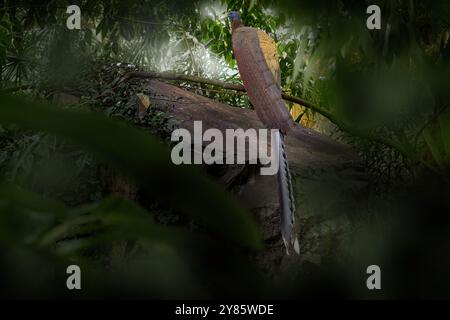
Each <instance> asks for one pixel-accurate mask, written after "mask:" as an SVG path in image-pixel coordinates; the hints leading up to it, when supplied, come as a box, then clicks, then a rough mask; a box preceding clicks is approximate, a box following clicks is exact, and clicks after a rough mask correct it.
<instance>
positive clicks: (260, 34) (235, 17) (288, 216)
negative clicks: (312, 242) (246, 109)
mask: <svg viewBox="0 0 450 320" xmlns="http://www.w3.org/2000/svg"><path fill="white" fill-rule="evenodd" d="M228 17H229V19H230V20H231V26H232V44H233V53H234V56H235V58H236V61H237V65H238V68H239V73H240V75H241V79H242V82H243V83H244V87H245V90H246V91H247V94H248V96H249V98H250V101H251V103H252V105H253V107H254V108H255V110H256V114H257V115H258V117H259V119H260V120H261V122H262V123H264V125H265V126H266V127H267V128H268V129H278V134H277V136H276V144H277V146H278V159H279V166H280V167H279V170H278V173H277V175H278V194H279V201H280V207H281V235H282V237H283V241H284V244H285V246H286V251H287V254H291V253H292V252H296V253H297V254H300V246H299V243H298V239H297V232H296V226H295V204H294V197H293V190H292V183H291V175H290V172H289V164H288V161H287V156H286V151H285V141H284V140H285V136H286V134H288V133H289V131H290V130H291V129H293V128H294V126H295V123H294V121H293V119H292V118H291V115H290V113H289V111H288V109H287V108H286V105H285V104H284V101H283V99H282V97H281V70H280V65H279V62H278V52H277V46H276V44H275V41H274V40H273V39H272V38H271V37H270V36H269V35H268V34H267V33H265V32H264V31H262V30H259V29H256V28H251V27H246V26H244V25H243V23H242V21H241V18H240V15H239V13H238V12H236V11H232V12H230V13H229V14H228Z"/></svg>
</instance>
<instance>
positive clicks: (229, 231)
mask: <svg viewBox="0 0 450 320" xmlns="http://www.w3.org/2000/svg"><path fill="white" fill-rule="evenodd" d="M0 105H1V107H0V123H1V124H5V125H8V124H17V125H19V126H21V127H23V128H26V129H32V130H43V131H46V132H50V133H53V134H56V135H59V136H62V137H64V138H67V139H69V140H71V141H73V142H76V143H78V144H80V145H81V146H83V147H84V148H86V149H87V150H89V151H91V152H93V153H94V154H96V155H97V156H99V157H101V158H102V159H104V160H105V161H107V162H109V163H110V164H111V165H113V166H115V167H116V168H118V169H119V170H121V171H122V172H123V173H125V174H127V175H129V176H130V177H132V178H134V179H135V180H136V181H137V182H138V183H140V184H141V185H142V186H143V187H144V188H145V190H146V191H147V194H148V195H150V196H152V197H154V198H155V199H157V200H158V201H160V202H162V203H164V204H166V205H169V206H170V207H171V208H173V209H176V210H178V211H180V212H182V213H184V214H187V215H189V216H191V217H192V218H194V219H197V220H199V221H201V222H202V223H203V224H204V225H205V226H206V227H207V228H209V229H211V230H214V231H217V232H219V233H220V234H221V235H222V236H226V237H228V238H229V239H232V240H234V241H237V242H239V243H240V244H242V245H244V246H246V247H250V248H253V249H258V248H260V246H261V242H260V235H259V232H258V229H257V227H256V225H255V223H254V222H253V220H252V219H251V216H250V215H249V214H248V213H247V212H246V211H244V210H243V209H242V208H241V207H240V206H239V205H238V203H237V202H236V201H235V200H233V199H230V198H228V197H227V196H226V194H225V192H224V190H222V189H221V188H220V187H219V186H218V185H217V184H215V183H214V182H213V181H211V180H210V179H208V178H206V177H205V176H204V175H203V174H202V173H201V172H200V170H198V169H197V168H195V167H192V166H190V167H188V166H186V167H182V166H175V165H173V164H172V162H171V159H170V156H169V150H168V149H167V148H166V147H164V146H163V145H162V144H161V142H160V141H158V140H157V139H156V138H154V137H152V136H151V135H150V134H147V133H145V132H143V131H142V130H139V129H137V128H134V127H131V126H129V125H127V124H126V123H123V122H119V121H116V120H112V119H109V118H105V117H103V116H101V115H100V114H94V113H87V112H81V111H76V110H67V109H63V108H61V107H55V106H52V105H47V104H45V103H40V102H32V101H29V100H25V99H21V98H18V97H14V96H6V95H1V96H0Z"/></svg>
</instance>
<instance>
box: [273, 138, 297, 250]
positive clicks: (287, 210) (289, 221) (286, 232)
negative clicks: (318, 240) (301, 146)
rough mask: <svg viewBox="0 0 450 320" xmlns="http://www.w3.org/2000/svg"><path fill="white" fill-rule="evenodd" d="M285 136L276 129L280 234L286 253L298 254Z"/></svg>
mask: <svg viewBox="0 0 450 320" xmlns="http://www.w3.org/2000/svg"><path fill="white" fill-rule="evenodd" d="M284 140H285V137H284V134H283V133H282V132H281V131H278V134H277V138H276V143H277V145H278V148H277V149H278V159H279V170H278V194H279V198H280V205H281V235H282V237H283V241H284V245H285V246H286V252H287V254H288V255H290V254H291V253H293V252H295V253H297V254H300V245H299V242H298V238H297V230H296V225H295V202H294V193H293V189H292V180H291V173H290V171H289V163H288V159H287V156H286V150H285V141H284Z"/></svg>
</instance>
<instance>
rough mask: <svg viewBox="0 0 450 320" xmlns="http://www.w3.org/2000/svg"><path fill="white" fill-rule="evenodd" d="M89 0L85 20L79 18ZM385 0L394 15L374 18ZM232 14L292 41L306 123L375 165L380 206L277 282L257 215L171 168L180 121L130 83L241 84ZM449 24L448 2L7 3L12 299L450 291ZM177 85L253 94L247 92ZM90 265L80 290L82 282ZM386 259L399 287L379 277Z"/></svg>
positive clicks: (290, 73)
mask: <svg viewBox="0 0 450 320" xmlns="http://www.w3.org/2000/svg"><path fill="white" fill-rule="evenodd" d="M71 4H77V5H78V6H79V7H80V9H81V30H68V29H67V27H66V19H67V18H68V16H69V15H68V14H67V13H66V8H67V6H69V5H71ZM369 4H377V5H379V6H380V8H381V13H382V28H381V30H368V29H367V27H366V19H367V17H368V15H367V14H366V8H367V6H368V5H369ZM231 10H237V11H240V12H241V15H242V19H243V21H244V23H245V24H246V25H248V26H252V27H257V28H260V29H262V30H264V31H266V32H267V33H269V34H270V35H271V36H272V37H274V39H275V40H276V42H277V45H278V51H279V55H280V66H281V70H282V88H283V91H285V92H286V93H287V94H289V95H292V96H295V97H299V98H302V99H304V100H306V101H308V102H309V104H308V105H302V104H297V103H293V102H288V103H287V105H288V107H289V109H290V111H291V114H292V115H293V118H294V119H295V120H296V121H297V122H299V123H300V124H301V125H303V126H306V127H308V128H311V129H313V130H315V131H317V132H320V133H323V134H325V135H327V136H329V137H331V138H332V139H334V140H336V141H338V142H340V143H342V144H345V145H347V146H349V147H350V148H351V149H352V150H353V151H354V152H355V153H356V154H357V155H358V156H359V158H360V159H361V162H362V163H363V166H364V167H365V169H366V171H367V176H368V179H367V183H368V185H367V189H366V196H367V201H366V203H365V205H364V206H361V207H360V208H358V210H357V212H356V213H354V212H352V214H351V215H350V216H347V212H341V211H340V212H334V213H333V214H332V216H331V217H328V218H327V219H329V220H327V224H326V225H324V228H330V229H333V226H334V224H335V221H337V220H338V219H342V218H343V217H345V219H347V220H346V221H348V223H347V224H346V227H345V228H339V230H336V229H333V232H331V233H330V234H329V237H328V238H321V239H316V240H314V238H310V239H309V240H307V241H320V249H319V251H318V252H316V255H315V256H313V257H308V259H305V261H302V263H300V264H298V265H296V270H292V268H287V269H286V270H280V271H278V272H277V273H276V274H272V275H270V277H267V275H265V274H264V272H261V270H260V269H259V268H258V265H257V263H256V262H255V259H253V258H252V257H253V255H254V254H255V253H256V252H258V251H260V250H264V248H263V245H262V241H261V236H260V232H259V229H258V226H257V224H256V223H255V222H254V220H253V219H252V218H251V216H250V215H249V214H248V212H246V210H245V209H243V208H242V206H241V205H240V204H239V203H238V202H237V201H236V200H235V199H234V198H233V197H231V196H230V195H229V194H228V193H227V192H226V191H225V190H224V189H223V187H221V186H220V185H219V184H218V183H217V182H216V181H214V179H213V178H211V177H210V176H208V174H207V173H206V172H205V170H203V169H201V168H197V167H195V166H181V167H176V166H173V165H171V161H170V149H169V147H170V143H169V137H170V133H171V131H172V130H173V128H175V127H176V126H177V122H176V120H175V119H172V118H171V117H170V116H169V115H167V114H165V113H164V112H161V111H158V110H149V111H148V113H147V115H146V116H145V117H143V118H138V119H137V118H136V110H135V109H136V101H137V100H136V99H138V98H139V97H136V93H139V92H140V91H139V90H141V88H139V81H135V82H130V83H127V84H122V85H121V86H120V87H119V88H118V87H117V83H118V81H119V79H121V77H122V76H123V75H124V74H125V73H126V72H129V71H135V70H144V71H154V72H168V71H170V72H176V73H179V74H185V75H193V76H198V77H202V78H208V79H217V80H222V81H226V82H230V83H235V84H237V83H240V79H239V74H238V70H237V66H236V63H235V60H234V57H233V55H232V50H231V30H230V24H229V21H228V20H227V18H226V15H227V12H228V11H231ZM449 35H450V2H448V1H444V0H442V1H439V0H434V1H418V0H397V1H388V0H386V1H381V0H380V1H370V3H369V2H366V1H353V0H332V1H322V0H315V1H306V0H305V1H289V0H281V1H270V0H263V1H246V0H245V1H244V0H223V1H212V0H211V1H200V0H199V1H191V0H183V1H150V0H128V1H70V2H69V1H62V0H61V1H56V0H55V1H40V0H39V1H31V0H30V1H8V0H2V1H0V67H1V73H0V80H1V82H0V91H1V94H0V179H1V184H0V288H1V289H2V290H1V292H2V293H1V295H2V296H3V297H9V298H11V297H12V298H23V297H27V298H49V297H64V298H66V297H67V298H95V297H127V298H131V297H137V298H211V297H248V298H267V297H275V298H300V297H304V298H312V297H348V298H399V297H414V298H431V297H448V296H449V293H448V292H449V290H448V289H449V287H450V271H449V270H450V232H449V230H450V210H449V209H450V188H449V178H450V171H449V169H450V108H449V106H450V90H449V88H450V44H449ZM169 82H170V83H172V84H175V85H177V86H181V87H183V88H184V89H186V90H190V91H193V92H195V93H197V94H201V95H203V96H206V97H209V98H211V99H214V100H217V101H220V102H223V103H226V104H228V105H231V106H235V107H243V108H251V105H250V103H249V101H248V99H247V98H246V96H245V95H242V94H238V93H236V92H234V91H230V90H226V89H223V88H217V87H213V86H210V85H207V84H201V83H193V82H186V81H182V82H180V81H169ZM74 97H75V98H74ZM311 106H312V107H311ZM130 141H131V142H132V143H130ZM117 184H120V185H121V186H122V187H123V186H126V188H128V189H133V188H134V185H135V184H136V185H138V186H139V192H138V195H137V196H136V197H132V198H130V197H124V192H123V190H122V191H121V192H115V191H117V190H114V186H115V185H117ZM126 192H133V190H131V191H130V190H127V191H126ZM126 192H125V193H126ZM274 192H276V188H275V187H274ZM313 192H314V193H315V194H311V197H319V198H320V197H321V195H322V193H321V192H322V191H321V190H320V188H318V189H317V190H314V191H313ZM255 196H257V195H255ZM211 212H214V213H215V214H214V215H212V214H211ZM336 239H338V240H336ZM70 264H78V265H80V266H81V267H82V272H83V280H82V281H83V290H81V291H79V292H69V291H68V290H67V289H66V287H65V283H66V281H65V280H66V277H67V275H66V273H65V270H66V267H67V266H68V265H70ZM371 264H377V265H380V267H381V270H382V287H383V290H381V291H376V290H375V291H368V290H367V289H366V282H365V281H366V278H367V274H366V273H365V270H366V267H367V266H368V265H371Z"/></svg>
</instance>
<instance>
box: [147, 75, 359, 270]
mask: <svg viewBox="0 0 450 320" xmlns="http://www.w3.org/2000/svg"><path fill="white" fill-rule="evenodd" d="M144 81H146V85H145V88H146V89H147V92H145V93H146V94H147V95H148V96H149V98H150V102H151V103H150V108H157V109H160V110H162V111H164V112H166V113H168V114H170V115H171V116H173V117H174V118H176V119H177V120H178V121H179V122H180V124H179V127H181V128H186V129H188V130H189V131H190V132H191V133H192V132H193V122H194V121H195V120H202V125H203V131H205V130H206V129H208V128H217V129H219V130H221V131H223V133H224V131H225V129H228V128H229V129H237V128H242V129H244V130H246V129H248V128H255V129H259V128H263V125H262V123H261V122H260V121H259V120H258V117H257V116H256V113H255V112H254V111H253V110H249V109H242V108H236V107H231V106H228V105H225V104H222V103H219V102H217V101H214V100H211V99H208V98H205V97H203V96H200V95H197V94H195V93H193V92H190V91H186V90H184V89H181V88H178V87H175V86H173V85H170V84H167V83H163V82H160V81H157V80H154V79H152V80H144ZM208 143H209V142H207V143H205V145H207V144H208ZM287 156H288V160H289V165H290V169H291V174H292V179H293V186H294V193H295V198H296V215H297V220H298V221H299V223H300V229H301V230H300V235H299V241H300V243H301V245H300V246H301V256H300V258H296V257H287V256H286V254H285V249H284V246H283V242H282V239H281V233H280V212H279V210H280V208H279V203H278V193H277V178H276V176H262V175H260V174H259V169H258V166H257V165H249V164H247V165H213V166H208V168H207V170H208V171H209V172H210V173H212V174H213V175H214V176H216V177H217V179H218V180H219V181H220V182H221V183H223V184H224V185H225V186H226V187H227V188H228V189H229V190H230V191H231V192H233V193H234V194H235V195H236V196H237V197H238V198H239V199H240V200H241V202H242V204H243V205H244V206H246V207H247V208H248V209H249V210H250V211H251V212H252V213H253V214H254V215H255V217H256V219H257V221H258V222H259V224H260V226H261V230H262V234H263V238H264V241H265V250H264V251H263V252H262V253H260V254H258V255H257V256H256V259H258V260H259V261H260V262H261V266H262V268H263V270H264V271H266V272H267V274H268V275H269V276H271V275H274V274H276V270H277V269H278V268H279V267H280V266H284V265H285V263H287V265H288V266H289V265H292V263H294V264H296V263H297V262H304V261H309V262H313V263H320V260H321V258H323V257H324V256H325V255H327V253H325V252H324V248H323V241H324V239H325V238H326V237H329V236H330V230H328V231H327V230H322V229H324V228H323V227H324V224H325V223H327V222H330V221H331V222H332V224H334V226H331V227H330V228H331V229H332V231H331V233H332V234H331V235H332V236H336V237H338V238H339V234H340V231H341V230H342V228H345V225H347V224H348V218H346V217H348V216H352V214H354V213H357V212H358V210H361V208H364V206H363V204H364V202H365V200H364V194H365V190H364V189H365V187H366V175H365V173H364V170H363V168H362V165H361V163H360V161H359V159H358V158H357V156H356V155H355V154H354V153H353V152H352V151H351V150H350V149H349V148H347V147H346V146H344V145H342V144H339V143H337V142H335V141H333V140H332V139H330V138H328V137H326V136H324V135H322V134H319V133H317V132H314V131H312V130H310V129H307V128H304V127H302V126H300V125H298V126H297V127H296V128H295V129H294V130H293V131H292V132H290V133H289V135H288V137H287ZM333 228H334V229H333ZM337 240H339V239H337ZM325 251H326V249H325Z"/></svg>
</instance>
